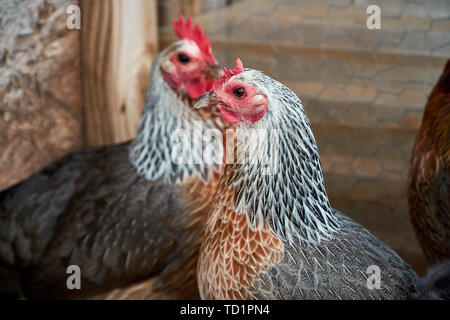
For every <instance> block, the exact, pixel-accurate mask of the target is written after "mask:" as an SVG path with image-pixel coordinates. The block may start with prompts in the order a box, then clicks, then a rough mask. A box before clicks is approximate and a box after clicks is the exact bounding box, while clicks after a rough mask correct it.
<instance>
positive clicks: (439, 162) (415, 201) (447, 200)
mask: <svg viewBox="0 0 450 320" xmlns="http://www.w3.org/2000/svg"><path fill="white" fill-rule="evenodd" d="M408 200H409V213H410V217H411V221H412V224H413V226H414V229H415V231H416V235H417V237H418V239H419V243H420V245H421V246H422V249H423V252H424V253H425V255H426V257H427V259H428V261H429V262H430V263H436V262H439V261H443V260H444V259H450V60H449V61H448V62H447V65H446V67H445V70H444V72H443V74H442V75H441V77H440V79H439V81H438V83H437V84H436V86H435V88H434V89H433V91H432V92H431V94H430V97H429V99H428V103H427V106H426V107H425V113H424V116H423V122H422V125H421V127H420V129H419V133H418V134H417V138H416V141H415V144H414V148H413V152H412V156H411V163H410V172H409V188H408Z"/></svg>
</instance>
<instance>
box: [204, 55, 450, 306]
mask: <svg viewBox="0 0 450 320" xmlns="http://www.w3.org/2000/svg"><path fill="white" fill-rule="evenodd" d="M204 99H206V100H207V101H209V104H211V103H215V104H217V105H219V107H220V112H221V114H222V116H223V118H224V119H225V120H226V121H228V122H231V123H235V127H236V130H235V132H236V139H237V144H236V146H235V156H234V157H235V161H234V163H231V164H228V162H227V164H226V166H225V169H224V173H223V176H222V178H221V181H220V184H219V187H218V189H217V192H216V195H215V196H214V200H213V201H212V203H211V210H210V212H209V214H208V220H207V226H206V231H205V240H204V242H203V243H202V247H201V250H200V258H199V264H198V283H199V287H200V293H201V296H202V298H205V299H254V298H258V299H406V298H445V297H447V296H448V293H449V292H450V286H449V285H448V279H449V276H450V268H449V266H450V264H447V265H446V267H445V266H444V265H443V266H444V267H443V268H437V269H434V271H433V274H431V275H429V277H427V278H426V280H425V282H424V281H422V279H420V278H419V277H418V276H417V274H416V273H415V272H414V271H413V270H412V269H411V267H410V266H409V265H408V264H407V263H406V262H404V261H403V260H402V259H401V258H400V257H399V256H398V255H397V254H396V253H395V252H394V251H393V250H391V249H390V248H389V247H388V246H386V245H385V244H384V243H382V242H381V241H380V240H379V239H377V238H376V237H375V236H373V235H372V234H371V233H370V232H369V231H367V230H366V229H365V228H364V227H362V226H361V225H359V224H358V223H356V222H354V221H353V220H351V219H350V218H348V217H346V216H345V215H343V214H342V213H340V212H338V211H337V210H334V209H332V208H331V205H330V203H329V200H328V197H327V194H326V191H325V186H324V181H323V176H322V169H321V165H320V159H319V153H318V150H317V145H316V143H315V140H314V136H313V133H312V130H311V125H310V122H309V120H308V118H307V116H306V114H305V112H304V110H303V106H302V103H301V101H300V99H299V98H298V97H297V96H296V95H295V94H294V93H293V92H292V91H291V90H290V89H288V88H287V87H285V86H284V85H282V84H281V83H279V82H277V81H275V80H273V79H271V78H270V77H268V76H266V75H264V74H263V73H261V72H259V71H256V70H252V69H243V67H242V64H241V63H239V61H238V65H237V67H236V68H234V69H233V70H230V71H227V72H225V75H224V76H223V78H222V79H221V80H220V81H218V82H217V83H216V84H215V85H214V87H213V89H212V91H211V92H210V93H209V94H208V95H205V96H204V98H202V99H201V100H200V102H199V106H202V105H203V104H204V102H203V100H204ZM252 129H254V130H253V131H252ZM263 133H264V134H263ZM343 183H345V182H343ZM377 279H378V280H379V282H377V281H378V280H377ZM446 283H447V286H446V287H442V288H439V286H442V285H443V284H446Z"/></svg>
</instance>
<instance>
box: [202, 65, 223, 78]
mask: <svg viewBox="0 0 450 320" xmlns="http://www.w3.org/2000/svg"><path fill="white" fill-rule="evenodd" d="M202 72H203V74H205V75H206V77H207V78H212V79H216V80H217V79H219V78H220V76H221V72H222V69H221V68H220V66H219V65H218V64H217V63H214V64H213V63H209V62H208V63H207V67H206V68H205V69H203V70H202Z"/></svg>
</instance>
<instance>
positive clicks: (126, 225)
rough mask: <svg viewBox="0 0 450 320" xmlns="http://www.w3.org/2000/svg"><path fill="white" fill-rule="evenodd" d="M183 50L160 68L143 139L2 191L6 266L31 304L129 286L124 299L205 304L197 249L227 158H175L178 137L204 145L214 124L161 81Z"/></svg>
mask: <svg viewBox="0 0 450 320" xmlns="http://www.w3.org/2000/svg"><path fill="white" fill-rule="evenodd" d="M179 46H180V44H178V43H177V44H175V46H173V47H169V48H167V49H166V50H165V51H164V52H162V53H161V54H160V55H159V56H158V57H157V58H156V59H155V61H154V62H153V68H152V72H151V79H150V87H149V90H148V92H147V98H146V105H145V107H144V111H143V114H142V117H141V121H140V125H139V130H138V135H137V137H136V139H134V140H133V141H130V142H127V143H123V144H119V145H112V146H105V147H99V148H92V149H88V150H84V151H80V152H76V153H73V154H71V155H68V156H66V157H64V158H62V159H60V160H58V161H56V162H55V163H54V164H52V165H50V166H49V167H47V168H46V169H44V170H43V171H42V172H40V173H38V174H36V175H34V176H32V177H31V178H29V179H28V180H26V181H24V182H22V183H20V184H19V185H17V186H14V187H12V188H10V189H8V190H5V191H3V192H1V193H0V267H2V268H5V269H9V270H14V271H15V272H17V273H18V274H19V276H20V279H21V283H22V289H23V294H24V295H25V297H27V298H41V299H49V298H80V297H92V296H94V295H97V294H104V293H107V292H108V291H109V290H111V289H114V288H125V289H123V292H122V294H121V296H120V297H122V298H136V299H144V298H153V299H155V298H159V299H195V298H198V297H199V295H198V288H197V285H196V276H195V271H196V264H197V258H198V251H199V248H200V241H201V236H202V234H203V230H204V219H205V217H204V215H205V214H206V212H207V211H206V209H205V208H206V206H207V205H208V203H209V201H210V200H211V197H212V195H213V193H214V191H215V189H216V184H217V182H218V179H219V174H220V170H221V161H220V162H219V163H218V164H216V163H215V164H205V163H204V162H203V161H202V162H201V163H193V162H190V161H188V159H184V161H185V162H182V163H179V164H177V163H174V161H173V160H172V151H173V150H174V148H175V143H176V141H175V140H174V139H173V137H172V136H171V135H172V134H173V133H174V132H175V131H176V130H178V129H181V130H186V131H187V132H188V133H189V134H190V135H192V134H193V132H197V133H199V132H200V135H199V137H200V139H202V135H201V131H199V130H206V129H214V128H216V125H217V123H215V122H214V115H213V114H212V113H209V112H206V113H201V112H196V111H193V110H192V108H191V106H190V104H191V103H192V101H191V100H190V99H189V98H183V96H181V95H180V93H177V92H175V91H174V90H173V89H172V88H170V87H169V85H168V84H167V83H166V82H165V80H164V77H163V75H162V71H161V67H160V66H161V59H162V58H163V57H165V56H167V55H168V54H169V53H170V52H171V50H176V49H177V48H178V47H179ZM199 127H200V129H199ZM221 143H222V142H221V141H220V144H221ZM202 148H203V146H202V143H201V141H200V143H197V147H193V149H192V151H193V152H194V153H196V154H202ZM221 160H222V159H221ZM70 265H77V266H79V267H80V270H81V289H80V290H77V289H73V290H69V289H68V287H67V284H66V281H67V279H68V277H69V276H70V275H71V274H68V273H66V270H67V268H68V267H69V266H70ZM139 284H140V285H139ZM133 285H139V290H135V288H126V287H128V286H133ZM112 297H114V296H112Z"/></svg>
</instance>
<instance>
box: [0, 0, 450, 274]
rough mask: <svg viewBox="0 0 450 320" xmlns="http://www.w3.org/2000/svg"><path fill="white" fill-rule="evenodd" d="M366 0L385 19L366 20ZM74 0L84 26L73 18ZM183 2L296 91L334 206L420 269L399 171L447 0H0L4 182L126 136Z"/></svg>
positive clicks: (216, 46)
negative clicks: (73, 25)
mask: <svg viewBox="0 0 450 320" xmlns="http://www.w3.org/2000/svg"><path fill="white" fill-rule="evenodd" d="M371 4H376V5H378V6H379V7H380V9H381V29H379V30H369V29H368V28H367V26H366V20H367V18H368V17H369V16H370V14H369V13H367V12H366V9H367V7H368V6H369V5H371ZM70 5H77V6H79V7H80V8H81V11H80V12H81V17H80V18H81V29H69V28H68V27H67V19H68V18H70V17H71V14H73V12H75V11H70V12H69V13H68V11H67V10H68V7H69V6H70ZM179 12H181V13H183V14H184V15H185V16H190V17H192V18H193V19H194V22H197V23H200V24H201V26H202V27H203V29H204V31H205V32H206V33H207V34H208V35H209V38H210V40H211V42H212V47H213V52H214V54H215V56H216V58H217V59H218V60H219V61H220V63H221V64H225V65H228V66H230V65H232V64H233V63H234V61H235V59H236V57H240V58H241V59H242V60H243V61H244V65H245V66H248V67H251V68H255V69H261V70H263V71H264V72H265V73H266V74H268V75H269V76H271V77H273V78H276V79H277V80H279V81H280V82H283V83H284V84H286V85H287V86H288V87H290V88H291V89H293V90H294V91H295V92H296V93H297V95H298V96H299V97H300V98H301V99H302V101H303V104H304V107H305V109H306V112H307V114H308V116H309V118H310V120H311V123H312V126H313V131H314V134H315V137H316V140H317V143H318V146H319V151H320V155H321V161H322V166H323V170H324V175H325V182H326V186H327V192H328V195H329V197H330V200H331V203H332V205H333V207H335V208H337V209H339V210H341V211H343V212H344V213H346V214H347V215H349V216H351V217H352V218H354V219H355V220H356V221H358V222H360V223H361V224H363V225H364V226H365V227H367V228H368V229H369V230H370V231H371V232H373V233H374V234H375V235H376V236H378V237H379V238H380V239H381V240H383V241H384V242H386V243H387V244H388V245H390V246H391V247H392V248H394V249H395V250H396V251H397V252H398V253H399V254H400V255H401V256H402V257H403V258H404V259H406V260H407V261H408V262H409V263H411V264H412V265H413V267H414V268H415V269H416V271H418V272H419V273H421V274H422V273H423V271H424V269H425V259H424V256H423V254H422V252H421V249H420V247H419V245H418V242H417V240H416V237H415V235H414V232H413V229H412V226H411V224H410V221H409V216H408V207H407V198H406V181H407V172H408V164H409V158H410V155H411V150H412V146H413V143H414V139H415V136H416V133H417V131H418V129H419V126H420V123H421V120H422V114H423V109H424V107H425V104H426V100H427V97H428V95H429V93H430V91H431V89H432V87H433V85H434V84H435V82H436V80H437V79H438V77H439V75H440V73H441V72H442V70H443V67H444V65H445V63H446V61H447V59H448V58H449V57H450V1H448V0H416V1H409V0H395V1H369V0H273V1H261V0H258V1H257V0H235V1H233V0H127V1H125V0H102V1H99V0H81V1H68V0H30V1H19V0H0V190H2V189H5V188H7V187H8V186H11V185H13V184H15V183H17V182H19V181H21V180H22V179H25V178H26V177H28V176H30V175H31V174H32V173H34V172H36V171H38V170H40V169H41V168H43V167H44V166H45V165H47V164H49V163H50V162H52V161H53V160H55V159H56V158H59V157H61V156H62V155H64V154H67V153H68V152H71V151H73V150H78V149H81V148H83V147H86V146H91V145H101V144H109V143H114V142H120V141H125V140H128V139H132V138H133V137H134V136H135V133H136V128H137V124H138V121H139V116H140V112H141V110H142V106H143V103H144V94H145V90H146V87H147V85H148V74H149V71H150V66H151V62H152V59H153V58H154V57H155V55H156V54H157V52H158V51H159V50H161V49H163V48H164V47H165V46H167V45H168V44H169V43H171V42H172V41H174V40H176V38H175V35H174V33H173V30H172V27H171V22H172V21H173V20H175V19H176V17H177V15H178V13H179Z"/></svg>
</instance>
